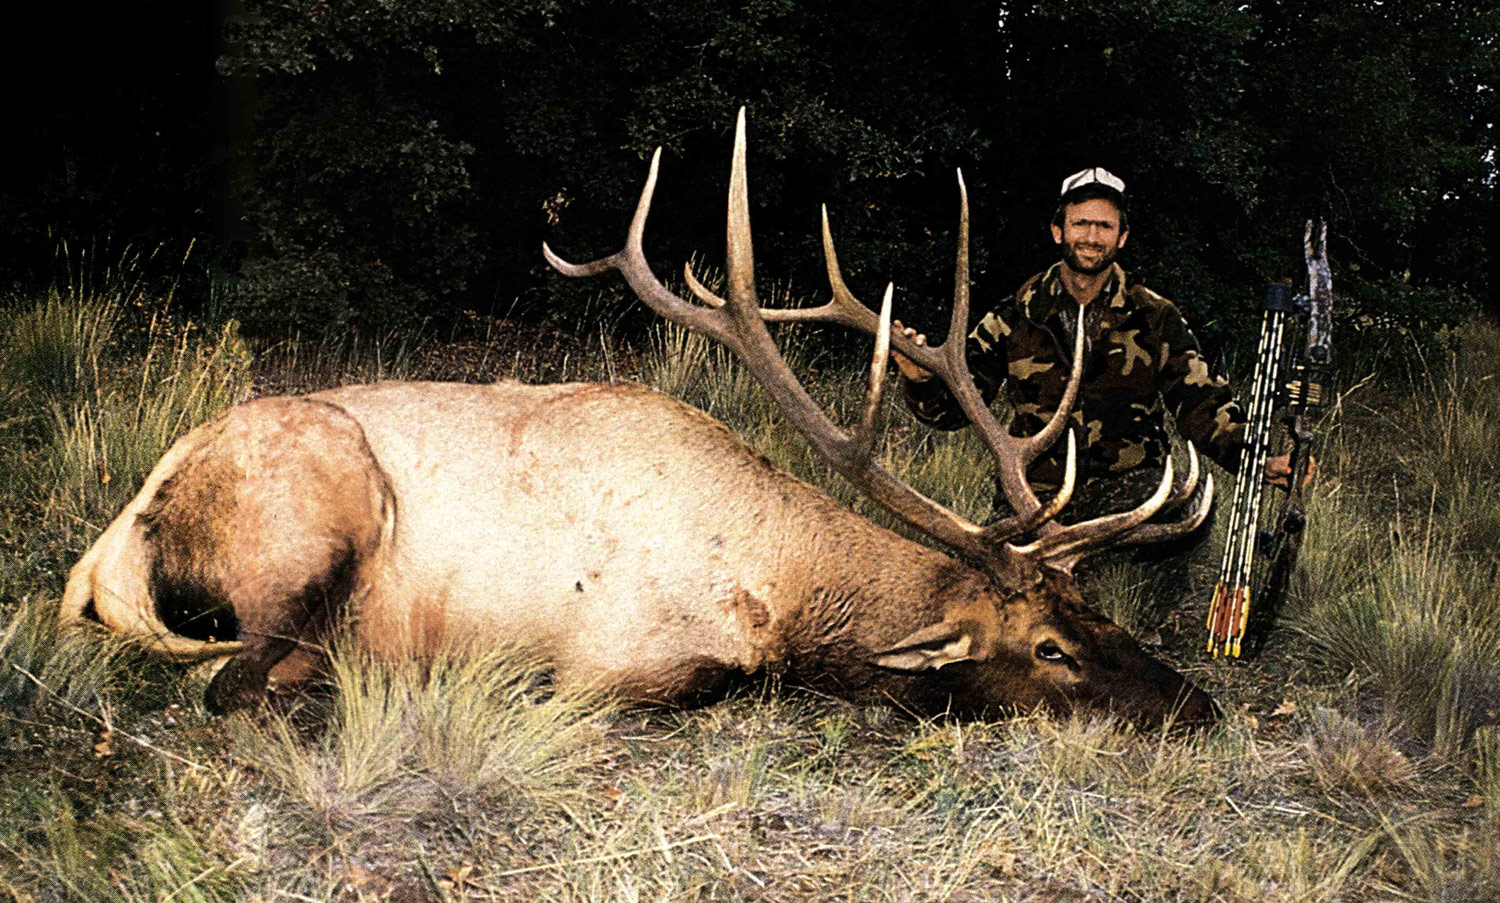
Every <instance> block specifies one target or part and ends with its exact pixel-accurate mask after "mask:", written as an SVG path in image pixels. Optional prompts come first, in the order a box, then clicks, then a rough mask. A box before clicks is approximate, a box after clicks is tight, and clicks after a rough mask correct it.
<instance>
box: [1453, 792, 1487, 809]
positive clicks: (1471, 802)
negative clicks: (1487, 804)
mask: <svg viewBox="0 0 1500 903" xmlns="http://www.w3.org/2000/svg"><path fill="white" fill-rule="evenodd" d="M1483 805H1484V797H1482V796H1480V795H1479V794H1477V793H1476V794H1474V795H1473V796H1471V797H1469V798H1468V799H1466V800H1464V801H1463V802H1461V803H1459V804H1458V806H1459V808H1460V809H1478V808H1479V807H1480V806H1483Z"/></svg>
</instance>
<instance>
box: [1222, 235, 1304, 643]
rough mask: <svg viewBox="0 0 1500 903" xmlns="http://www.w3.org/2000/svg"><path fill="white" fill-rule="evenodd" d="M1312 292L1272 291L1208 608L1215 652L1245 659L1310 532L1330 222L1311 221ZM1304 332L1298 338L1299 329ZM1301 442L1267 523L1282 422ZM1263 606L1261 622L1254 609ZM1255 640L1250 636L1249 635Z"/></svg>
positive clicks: (1295, 445) (1261, 636)
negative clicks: (1309, 489) (1269, 476)
mask: <svg viewBox="0 0 1500 903" xmlns="http://www.w3.org/2000/svg"><path fill="white" fill-rule="evenodd" d="M1302 244H1303V251H1304V256H1305V257H1306V260H1307V294H1305V295H1294V294H1293V293H1292V289H1291V287H1290V286H1287V285H1282V284H1279V283H1275V284H1272V285H1269V286H1267V287H1266V292H1265V298H1264V302H1263V303H1262V311H1263V313H1262V315H1261V330H1260V347H1259V350H1258V352H1257V354H1256V360H1255V375H1254V377H1253V378H1252V388H1251V394H1250V411H1249V421H1248V423H1247V424H1246V426H1245V445H1244V447H1243V449H1242V450H1241V453H1240V465H1239V470H1238V472H1237V474H1236V480H1235V488H1234V503H1233V505H1232V506H1231V508H1230V513H1229V524H1228V531H1227V534H1226V537H1225V540H1224V556H1223V558H1222V560H1221V562H1220V565H1219V582H1218V584H1217V585H1216V586H1215V587H1214V595H1213V601H1212V602H1211V603H1210V605H1209V609H1208V651H1209V652H1212V653H1213V654H1214V656H1215V657H1216V658H1217V657H1218V656H1219V655H1220V654H1223V655H1227V656H1233V657H1238V656H1239V655H1240V652H1241V648H1242V645H1243V646H1249V647H1251V648H1252V649H1253V648H1255V647H1256V646H1258V645H1259V644H1260V642H1261V641H1262V640H1263V639H1264V637H1265V632H1266V630H1267V629H1268V628H1269V627H1270V624H1271V623H1272V621H1273V620H1274V619H1275V616H1276V612H1277V610H1278V609H1279V608H1280V606H1281V602H1282V599H1283V597H1284V595H1285V593H1286V586H1287V582H1288V580H1289V579H1290V577H1291V573H1292V569H1293V568H1294V567H1295V566H1296V563H1297V554H1298V552H1299V551H1300V550H1301V548H1302V536H1303V532H1304V530H1305V529H1306V526H1307V514H1306V511H1305V510H1304V509H1303V504H1302V503H1303V488H1304V484H1305V483H1306V482H1307V476H1308V473H1309V468H1310V467H1311V465H1312V456H1311V454H1310V452H1311V448H1310V446H1311V443H1312V429H1311V420H1312V418H1311V416H1310V415H1311V412H1313V411H1315V410H1317V409H1318V408H1321V407H1322V406H1323V405H1324V404H1325V403H1326V401H1327V399H1328V397H1329V395H1330V394H1331V392H1330V388H1329V385H1328V382H1327V379H1328V376H1329V373H1328V370H1329V365H1330V363H1331V362H1332V360H1333V347H1332V342H1331V334H1332V328H1331V327H1332V313H1333V275H1332V272H1331V271H1330V269H1329V267H1328V225H1327V224H1326V223H1323V222H1319V223H1317V224H1316V225H1315V224H1314V223H1312V222H1308V224H1307V228H1306V230H1305V231H1304V233H1303V239H1302ZM1297 331H1300V333H1301V334H1300V335H1299V336H1298V340H1297V341H1289V340H1288V337H1289V333H1291V332H1297ZM1277 412H1280V417H1279V422H1280V423H1281V425H1282V426H1283V427H1284V430H1285V434H1286V439H1287V441H1289V442H1290V443H1291V449H1290V462H1291V474H1290V476H1289V477H1288V480H1289V482H1288V484H1287V488H1286V496H1285V499H1284V500H1283V502H1282V505H1281V508H1280V511H1278V512H1276V513H1274V514H1270V515H1268V516H1267V517H1266V518H1265V522H1266V524H1267V525H1268V526H1269V529H1266V528H1262V526H1261V524H1262V509H1263V507H1264V506H1263V502H1264V501H1265V486H1266V483H1265V481H1264V479H1263V478H1262V475H1263V473H1264V471H1265V466H1266V458H1267V457H1268V455H1269V451H1270V448H1271V445H1272V441H1273V436H1272V434H1273V432H1275V424H1276V423H1277V417H1276V413H1277ZM1252 601H1253V602H1254V610H1255V614H1256V617H1255V620H1254V621H1253V622H1252V621H1251V618H1250V613H1251V610H1252ZM1247 635H1248V639H1247Z"/></svg>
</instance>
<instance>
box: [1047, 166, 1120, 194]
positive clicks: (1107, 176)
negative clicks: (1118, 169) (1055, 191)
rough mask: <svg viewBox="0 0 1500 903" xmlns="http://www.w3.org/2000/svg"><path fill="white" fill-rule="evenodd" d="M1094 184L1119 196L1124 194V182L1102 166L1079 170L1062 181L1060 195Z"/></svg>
mask: <svg viewBox="0 0 1500 903" xmlns="http://www.w3.org/2000/svg"><path fill="white" fill-rule="evenodd" d="M1095 182H1097V183H1099V184H1100V185H1103V186H1105V187H1106V188H1113V189H1114V190H1115V191H1118V192H1119V193H1120V194H1121V195H1124V194H1125V180H1124V179H1122V178H1120V177H1119V176H1117V175H1115V174H1114V173H1112V172H1110V171H1109V170H1107V169H1105V168H1104V167H1102V166H1090V167H1089V168H1088V169H1080V170H1078V171H1077V172H1075V173H1073V174H1072V175H1071V176H1068V177H1067V178H1066V179H1063V183H1062V191H1061V192H1059V194H1060V195H1065V194H1067V193H1068V192H1070V191H1072V190H1073V189H1075V188H1082V187H1083V186H1085V185H1092V184H1094V183H1095Z"/></svg>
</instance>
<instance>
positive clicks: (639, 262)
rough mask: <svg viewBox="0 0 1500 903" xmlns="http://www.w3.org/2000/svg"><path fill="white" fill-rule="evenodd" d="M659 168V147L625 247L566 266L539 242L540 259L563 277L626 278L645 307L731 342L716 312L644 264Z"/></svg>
mask: <svg viewBox="0 0 1500 903" xmlns="http://www.w3.org/2000/svg"><path fill="white" fill-rule="evenodd" d="M660 167H661V148H659V147H658V148H657V149H656V152H655V153H654V154H652V155H651V171H650V173H649V174H648V175H647V176H646V185H645V187H644V188H642V189H641V197H640V200H639V201H637V202H636V205H635V215H634V216H633V217H632V218H631V220H630V231H629V232H628V233H627V234H626V238H625V247H624V248H622V249H621V250H619V251H617V252H615V253H614V254H611V255H609V256H608V257H601V258H599V259H598V260H592V261H589V262H588V263H569V262H568V261H566V260H563V259H562V258H561V257H559V256H557V254H555V253H553V251H552V249H551V248H550V247H548V245H547V243H546V242H545V241H544V242H542V256H544V257H546V258H547V262H548V263H550V264H551V265H552V267H553V269H555V270H557V271H558V272H559V273H562V274H563V275H564V276H596V275H598V274H600V273H604V272H608V271H609V270H615V271H617V272H618V273H619V274H620V275H621V276H624V277H625V282H626V283H627V284H629V286H630V288H631V291H633V292H635V294H636V297H638V298H640V299H641V300H642V301H644V302H645V303H646V305H647V306H648V307H650V308H651V309H652V310H654V311H656V312H657V313H659V314H661V315H662V316H663V317H666V318H667V319H668V320H671V321H672V322H674V323H678V324H680V325H682V326H685V327H687V328H688V329H693V330H697V331H699V332H702V333H705V334H706V335H708V336H710V337H712V338H714V339H716V340H718V341H721V342H728V341H730V334H729V333H728V332H727V331H726V330H725V328H724V326H723V325H722V322H721V318H720V317H719V316H717V314H718V311H716V310H713V309H711V308H704V307H699V306H697V305H695V304H692V303H689V302H688V301H686V300H684V299H682V298H680V297H678V296H677V295H675V294H673V293H672V292H671V291H670V290H668V289H667V287H666V286H664V285H662V284H661V280H659V279H657V278H656V276H655V275H654V274H653V273H652V272H651V265H650V264H649V263H647V262H646V252H645V248H644V237H645V234H646V218H647V217H648V216H650V215H651V198H652V196H653V195H654V194H655V193H656V176H657V172H658V171H659V169H660Z"/></svg>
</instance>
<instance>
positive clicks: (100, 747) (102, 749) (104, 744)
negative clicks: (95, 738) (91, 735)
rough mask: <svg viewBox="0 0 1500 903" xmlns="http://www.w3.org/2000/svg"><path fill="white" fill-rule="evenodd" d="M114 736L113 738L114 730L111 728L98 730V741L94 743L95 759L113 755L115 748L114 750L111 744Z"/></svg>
mask: <svg viewBox="0 0 1500 903" xmlns="http://www.w3.org/2000/svg"><path fill="white" fill-rule="evenodd" d="M114 738H115V732H114V731H111V730H104V731H100V732H99V742H98V743H95V744H94V758H96V759H103V758H107V757H109V756H112V755H114V754H115V750H114V746H113V745H112V741H113V740H114Z"/></svg>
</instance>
